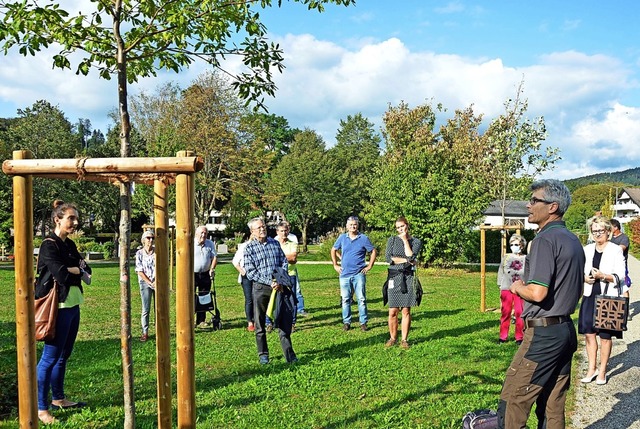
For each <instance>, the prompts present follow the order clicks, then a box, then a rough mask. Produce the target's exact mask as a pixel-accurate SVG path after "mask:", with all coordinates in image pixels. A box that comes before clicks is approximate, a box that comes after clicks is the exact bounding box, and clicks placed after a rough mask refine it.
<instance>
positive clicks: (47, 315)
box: [34, 280, 58, 341]
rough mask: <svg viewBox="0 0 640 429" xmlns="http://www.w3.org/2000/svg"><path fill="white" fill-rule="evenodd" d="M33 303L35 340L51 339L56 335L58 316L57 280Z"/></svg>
mask: <svg viewBox="0 0 640 429" xmlns="http://www.w3.org/2000/svg"><path fill="white" fill-rule="evenodd" d="M34 303H35V316H36V340H38V341H52V340H54V339H55V337H56V318H57V317H58V282H56V281H55V280H54V281H53V287H52V288H51V290H50V291H49V293H48V294H46V295H45V296H43V297H42V298H38V299H36V300H35V301H34Z"/></svg>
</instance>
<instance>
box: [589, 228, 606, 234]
mask: <svg viewBox="0 0 640 429" xmlns="http://www.w3.org/2000/svg"><path fill="white" fill-rule="evenodd" d="M606 232H607V231H606V230H605V229H596V230H595V231H591V234H593V235H601V234H604V233H606Z"/></svg>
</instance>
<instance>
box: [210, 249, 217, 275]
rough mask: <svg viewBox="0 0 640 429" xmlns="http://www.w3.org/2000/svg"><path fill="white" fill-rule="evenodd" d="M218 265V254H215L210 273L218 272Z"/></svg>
mask: <svg viewBox="0 0 640 429" xmlns="http://www.w3.org/2000/svg"><path fill="white" fill-rule="evenodd" d="M217 265H218V255H215V254H214V256H213V261H211V268H209V275H210V276H212V275H214V274H215V272H216V266H217Z"/></svg>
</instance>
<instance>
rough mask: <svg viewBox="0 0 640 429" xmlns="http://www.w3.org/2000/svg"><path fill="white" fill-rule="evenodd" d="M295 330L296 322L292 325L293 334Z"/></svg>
mask: <svg viewBox="0 0 640 429" xmlns="http://www.w3.org/2000/svg"><path fill="white" fill-rule="evenodd" d="M294 332H296V324H295V323H294V324H293V325H291V333H292V334H293V333H294Z"/></svg>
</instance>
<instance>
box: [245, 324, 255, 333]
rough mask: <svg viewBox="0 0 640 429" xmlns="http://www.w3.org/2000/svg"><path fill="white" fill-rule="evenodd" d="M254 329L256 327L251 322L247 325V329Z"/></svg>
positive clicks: (250, 330)
mask: <svg viewBox="0 0 640 429" xmlns="http://www.w3.org/2000/svg"><path fill="white" fill-rule="evenodd" d="M255 330H256V327H255V326H254V325H253V323H251V324H250V325H248V326H247V331H249V332H253V331H255Z"/></svg>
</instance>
